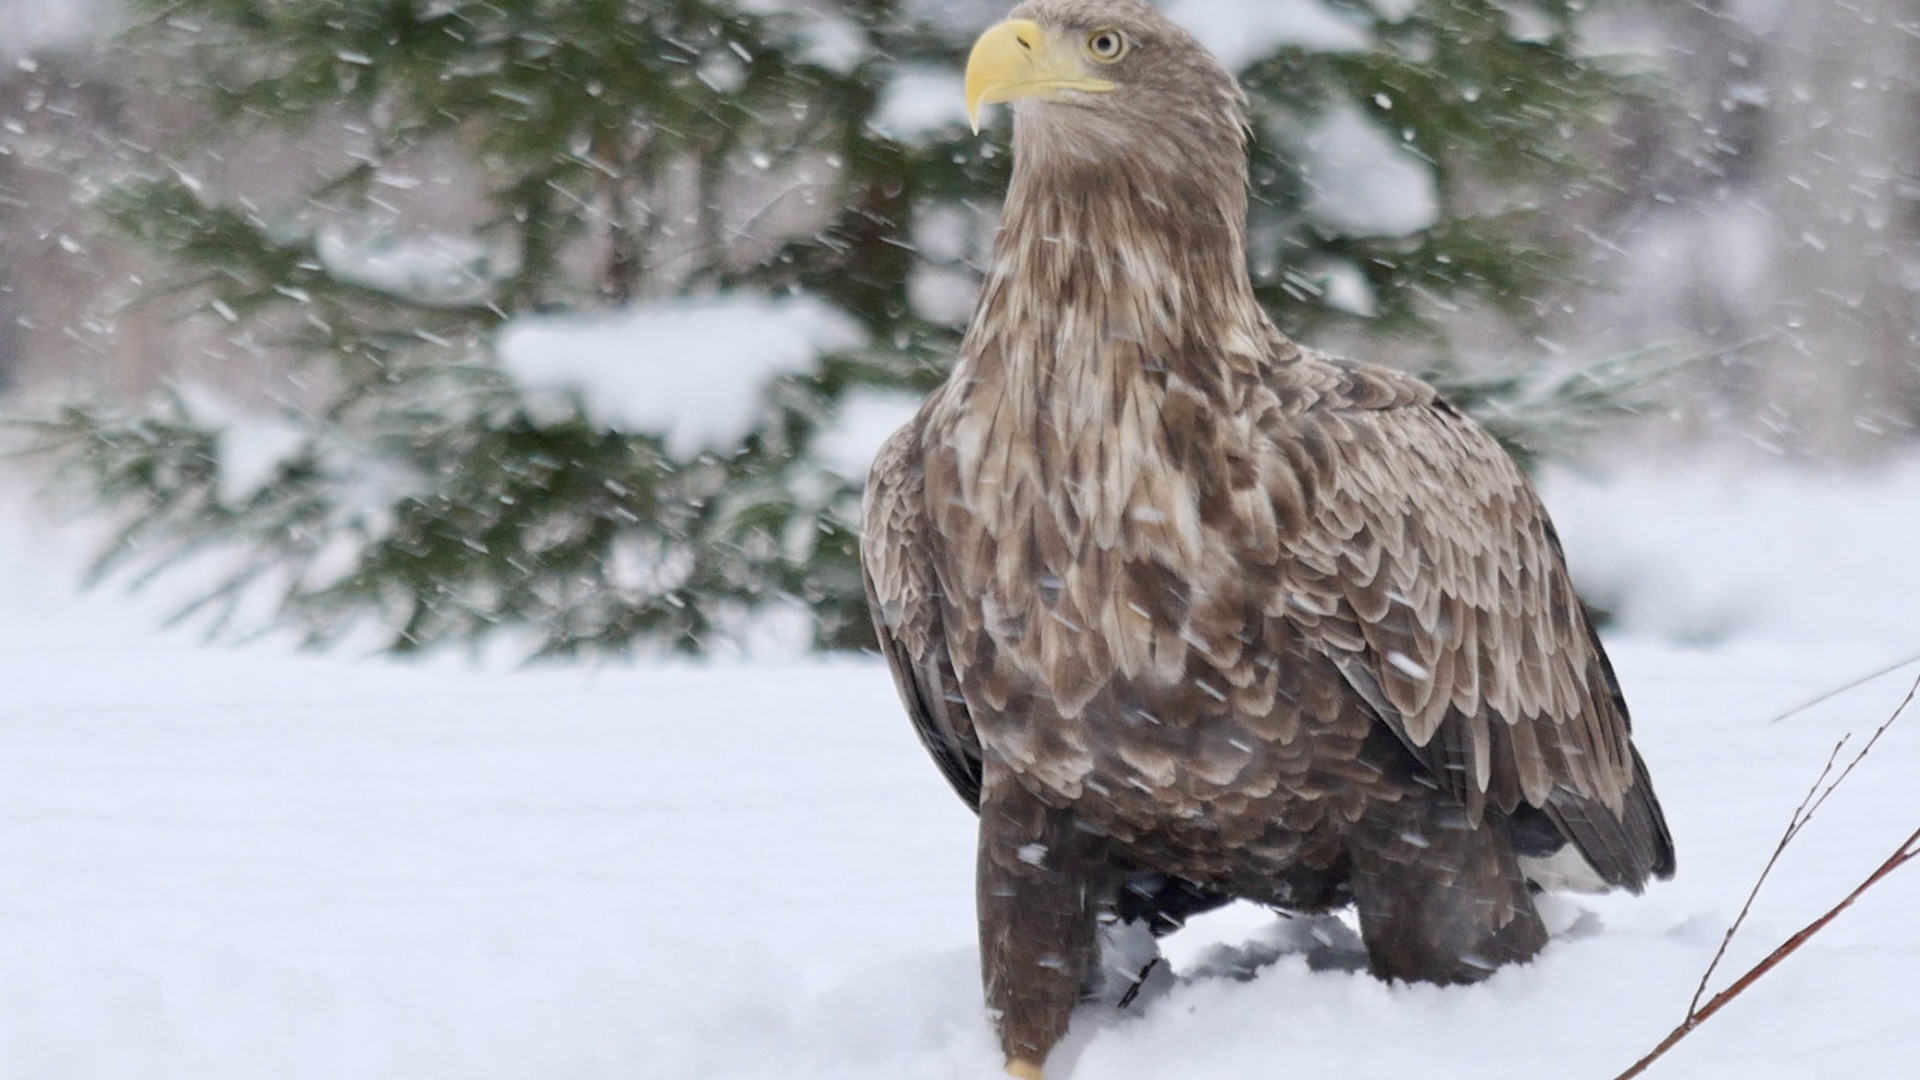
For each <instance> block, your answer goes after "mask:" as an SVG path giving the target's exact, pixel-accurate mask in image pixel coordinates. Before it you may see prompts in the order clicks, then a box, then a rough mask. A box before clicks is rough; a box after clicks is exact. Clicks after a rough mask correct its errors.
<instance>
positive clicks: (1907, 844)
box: [1614, 677, 1920, 1080]
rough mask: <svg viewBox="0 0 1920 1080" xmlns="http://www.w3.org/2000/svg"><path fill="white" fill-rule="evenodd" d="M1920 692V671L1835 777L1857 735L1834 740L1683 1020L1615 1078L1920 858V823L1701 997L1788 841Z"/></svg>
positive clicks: (1655, 1056) (1620, 1079) (1671, 1042)
mask: <svg viewBox="0 0 1920 1080" xmlns="http://www.w3.org/2000/svg"><path fill="white" fill-rule="evenodd" d="M1916 693H1920V677H1916V678H1915V679H1914V681H1913V685H1912V686H1910V687H1908V688H1907V695H1906V697H1904V698H1902V699H1901V701H1900V704H1899V705H1898V706H1897V707H1895V709H1894V710H1893V714H1892V715H1890V716H1888V717H1887V719H1886V721H1885V722H1884V723H1882V724H1881V725H1880V726H1879V727H1878V728H1876V729H1874V732H1873V736H1872V737H1871V738H1869V739H1868V740H1867V742H1866V745H1865V746H1862V747H1861V748H1860V752H1859V753H1857V754H1855V755H1854V756H1853V759H1852V760H1851V761H1848V762H1847V764H1846V766H1845V767H1844V768H1842V769H1841V770H1840V774H1839V775H1838V776H1834V777H1833V779H1832V780H1831V781H1829V780H1828V779H1827V777H1829V776H1832V775H1833V767H1834V764H1835V763H1836V762H1837V761H1838V760H1839V758H1840V751H1841V750H1842V749H1843V748H1844V747H1845V746H1846V744H1847V741H1848V739H1850V738H1852V736H1851V735H1848V736H1845V737H1842V738H1841V740H1840V741H1839V742H1838V743H1836V744H1835V745H1834V748H1833V752H1832V753H1830V754H1828V755H1827V763H1826V765H1824V766H1823V767H1822V768H1821V770H1820V775H1819V776H1818V777H1816V778H1815V779H1814V782H1813V786H1812V787H1810V788H1808V789H1807V794H1806V796H1805V797H1803V798H1802V799H1801V800H1800V805H1799V806H1797V807H1795V808H1794V811H1793V815H1792V817H1791V818H1789V820H1788V822H1787V828H1786V831H1785V832H1784V833H1782V834H1781V836H1780V842H1779V843H1778V844H1776V845H1774V849H1773V855H1772V856H1771V857H1769V858H1768V859H1767V864H1766V866H1765V867H1763V868H1762V869H1761V871H1760V876H1759V878H1758V879H1756V880H1755V881H1754V883H1753V889H1752V890H1751V891H1749V892H1748V893H1747V899H1746V903H1744V904H1742V905H1741V907H1740V913H1739V914H1738V915H1737V916H1735V917H1734V920H1733V925H1731V926H1729V927H1727V932H1726V934H1725V935H1724V936H1723V937H1722V938H1721V939H1720V947H1719V949H1717V950H1715V952H1714V954H1713V959H1712V960H1711V961H1710V962H1709V963H1708V964H1707V970H1706V971H1705V972H1704V973H1702V974H1701V976H1700V985H1699V986H1698V987H1697V988H1696V989H1695V990H1694V992H1693V999H1692V1000H1691V1001H1689V1002H1688V1003H1687V1015H1686V1018H1685V1019H1683V1020H1682V1021H1681V1022H1680V1024H1679V1026H1677V1027H1675V1028H1674V1029H1673V1030H1672V1031H1670V1032H1668V1033H1667V1037H1666V1038H1664V1039H1661V1040H1660V1042H1659V1043H1658V1044H1657V1045H1656V1046H1654V1048H1653V1049H1652V1050H1650V1051H1648V1052H1647V1054H1646V1056H1644V1057H1642V1058H1641V1059H1640V1060H1639V1061H1636V1062H1634V1064H1633V1065H1632V1067H1630V1068H1628V1069H1627V1071H1625V1072H1623V1073H1621V1074H1619V1075H1618V1076H1616V1077H1614V1080H1633V1078H1634V1077H1636V1076H1639V1075H1641V1074H1642V1073H1645V1072H1646V1071H1647V1069H1648V1068H1649V1067H1650V1066H1652V1065H1653V1063H1654V1062H1655V1061H1658V1060H1659V1059H1660V1058H1661V1057H1662V1056H1663V1055H1665V1054H1666V1052H1667V1051H1668V1050H1671V1049H1673V1047H1674V1046H1675V1045H1676V1044H1678V1043H1679V1042H1680V1040H1682V1039H1684V1038H1686V1037H1687V1036H1688V1035H1691V1034H1693V1032H1694V1031H1695V1030H1696V1029H1697V1028H1699V1027H1700V1025H1701V1024H1704V1023H1706V1022H1707V1020H1708V1018H1710V1017H1711V1016H1713V1014H1715V1013H1717V1012H1719V1011H1720V1010H1721V1009H1723V1008H1725V1007H1726V1006H1727V1004H1728V1003H1729V1002H1731V1001H1733V999H1734V998H1737V997H1739V996H1740V995H1741V994H1743V993H1745V992H1746V991H1747V989H1748V988H1749V987H1751V986H1752V985H1753V984H1754V983H1756V982H1758V981H1759V980H1760V979H1761V977H1763V976H1764V975H1766V973H1767V972H1769V971H1772V970H1773V969H1774V968H1775V967H1778V966H1779V964H1780V962H1781V961H1783V960H1785V959H1786V958H1787V957H1789V956H1792V955H1793V954H1794V953H1795V952H1797V951H1798V950H1799V948H1800V946H1802V945H1805V944H1806V943H1807V942H1808V941H1810V940H1812V938H1813V936H1814V935H1815V934H1818V933H1819V932H1820V931H1822V930H1824V929H1826V927H1827V924H1828V923H1830V922H1832V921H1833V920H1835V919H1837V918H1839V917H1840V913H1841V912H1843V911H1845V910H1847V909H1848V908H1849V907H1852V906H1853V902H1854V901H1855V900H1858V899H1860V897H1861V896H1862V895H1864V894H1865V893H1866V891H1867V890H1868V889H1871V888H1873V887H1874V886H1875V885H1877V884H1879V883H1880V882H1881V881H1883V880H1885V879H1886V878H1887V877H1888V876H1889V875H1891V874H1892V873H1893V872H1894V871H1895V870H1898V869H1900V868H1901V867H1902V866H1905V865H1906V864H1907V863H1909V862H1911V861H1913V860H1914V859H1916V858H1920V828H1916V829H1915V830H1914V831H1913V832H1912V833H1911V834H1910V835H1908V837H1907V838H1906V839H1905V840H1903V841H1901V842H1900V845H1899V846H1898V847H1896V848H1895V849H1894V851H1893V854H1891V855H1889V856H1887V858H1886V861H1884V862H1882V863H1881V864H1880V865H1879V866H1878V867H1877V868H1875V869H1874V871H1873V872H1872V873H1870V874H1868V875H1867V877H1866V879H1865V880H1863V881H1861V882H1860V884H1859V885H1857V886H1855V887H1854V889H1853V891H1852V892H1850V893H1848V894H1847V895H1846V896H1845V897H1844V898H1842V899H1841V901H1840V902H1839V903H1837V904H1835V905H1834V906H1833V907H1831V908H1829V909H1827V912H1826V913H1825V914H1823V915H1821V916H1820V917H1819V918H1817V919H1815V920H1813V921H1812V922H1810V923H1808V924H1807V925H1805V926H1803V927H1801V928H1800V929H1799V930H1798V931H1796V932H1795V933H1794V934H1793V935H1792V936H1791V937H1788V938H1787V939H1786V940H1785V941H1783V942H1781V943H1780V945H1779V947H1777V948H1775V949H1774V950H1773V951H1772V952H1770V953H1768V954H1767V955H1766V957H1765V958H1764V959H1762V960H1761V961H1760V962H1759V963H1757V964H1755V965H1753V966H1752V967H1751V968H1748V969H1747V971H1746V972H1745V973H1744V974H1742V975H1741V976H1740V977H1739V978H1737V979H1735V980H1734V981H1733V982H1732V983H1731V984H1729V985H1728V986H1727V988H1726V989H1724V990H1722V991H1720V992H1719V993H1717V994H1715V995H1714V996H1713V997H1712V998H1709V999H1708V1000H1707V1001H1706V1003H1705V1004H1702V1003H1701V1001H1700V999H1701V998H1702V997H1703V996H1704V995H1705V994H1706V991H1707V985H1708V983H1709V982H1710V981H1711V980H1712V979H1713V974H1714V972H1715V971H1716V970H1717V969H1718V968H1719V966H1720V961H1721V960H1722V958H1724V957H1725V956H1726V953H1727V946H1728V945H1730V944H1731V943H1732V942H1733V937H1734V935H1735V934H1737V933H1739V931H1740V927H1741V926H1742V925H1743V924H1744V923H1745V922H1746V919H1747V914H1748V912H1750V911H1751V910H1752V909H1753V902H1754V899H1755V898H1756V897H1758V896H1759V895H1760V888H1761V886H1763V885H1765V884H1766V881H1767V877H1768V875H1770V874H1771V873H1773V868H1774V865H1775V864H1776V863H1778V862H1779V861H1780V856H1781V855H1782V854H1784V853H1785V852H1786V850H1787V848H1788V846H1789V845H1791V844H1792V843H1793V841H1794V840H1795V839H1796V838H1797V837H1798V836H1799V835H1800V831H1801V830H1802V829H1804V828H1806V826H1807V823H1808V822H1809V821H1811V820H1813V815H1814V814H1815V813H1816V812H1818V811H1819V809H1820V807H1821V805H1822V804H1823V803H1825V802H1826V801H1827V797H1828V796H1829V795H1832V794H1833V792H1834V790H1835V789H1836V788H1838V787H1839V786H1840V785H1841V784H1843V783H1845V782H1846V779H1847V777H1848V776H1850V775H1852V774H1853V770H1854V767H1855V766H1857V765H1859V764H1860V762H1861V761H1862V760H1864V759H1865V758H1866V756H1867V755H1868V754H1870V753H1872V752H1873V748H1874V746H1875V745H1876V744H1877V743H1879V741H1880V737H1881V736H1882V735H1884V734H1886V732H1887V729H1888V728H1890V727H1892V726H1893V724H1894V722H1895V721H1897V720H1899V719H1900V716H1901V714H1903V713H1905V712H1906V711H1907V706H1909V705H1911V704H1913V699H1914V696H1915V694H1916Z"/></svg>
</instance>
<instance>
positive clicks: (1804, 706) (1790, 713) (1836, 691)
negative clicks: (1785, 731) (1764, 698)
mask: <svg viewBox="0 0 1920 1080" xmlns="http://www.w3.org/2000/svg"><path fill="white" fill-rule="evenodd" d="M1911 664H1920V655H1914V656H1909V657H1907V658H1906V659H1905V660H1900V661H1896V662H1895V663H1892V664H1888V665H1887V666H1886V667H1883V668H1881V669H1880V670H1878V671H1876V672H1873V673H1872V674H1870V675H1862V676H1860V677H1859V678H1857V679H1855V680H1853V681H1852V682H1850V683H1848V684H1846V685H1845V686H1836V687H1834V688H1833V689H1831V690H1828V691H1827V692H1825V693H1823V694H1821V695H1819V696H1818V697H1814V698H1811V699H1809V700H1806V701H1803V702H1801V703H1800V704H1798V705H1795V706H1794V707H1793V708H1791V709H1788V710H1787V711H1786V712H1783V713H1781V714H1780V715H1779V716H1776V717H1774V718H1773V719H1771V720H1769V721H1767V723H1769V724H1777V723H1779V722H1780V721H1782V720H1787V719H1791V718H1792V717H1795V716H1799V715H1800V714H1801V713H1803V712H1806V711H1807V710H1808V709H1811V708H1813V707H1814V706H1815V705H1819V704H1821V703H1822V702H1826V701H1831V700H1832V699H1834V698H1837V697H1839V696H1840V695H1841V694H1844V693H1846V692H1847V691H1849V690H1854V689H1857V688H1859V687H1862V686H1865V685H1867V684H1868V683H1870V682H1872V681H1873V680H1875V679H1878V678H1880V677H1881V676H1883V675H1891V674H1893V673H1894V672H1896V671H1899V670H1900V669H1901V668H1903V667H1907V666H1908V665H1911Z"/></svg>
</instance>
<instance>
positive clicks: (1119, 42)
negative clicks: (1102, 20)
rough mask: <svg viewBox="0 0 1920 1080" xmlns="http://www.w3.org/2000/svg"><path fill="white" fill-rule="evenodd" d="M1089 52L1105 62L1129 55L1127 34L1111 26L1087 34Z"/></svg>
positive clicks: (1096, 58) (1108, 62) (1111, 61)
mask: <svg viewBox="0 0 1920 1080" xmlns="http://www.w3.org/2000/svg"><path fill="white" fill-rule="evenodd" d="M1087 52H1088V54H1089V55H1091V56H1092V57H1093V58H1094V59H1095V60H1098V61H1100V62H1101V63H1103V64H1111V63H1113V62H1114V61H1115V60H1118V59H1120V58H1121V57H1123V56H1125V55H1127V35H1125V34H1123V33H1121V32H1120V31H1118V30H1115V29H1112V28H1111V27H1109V28H1108V29H1105V30H1095V31H1094V32H1093V33H1091V34H1088V35H1087Z"/></svg>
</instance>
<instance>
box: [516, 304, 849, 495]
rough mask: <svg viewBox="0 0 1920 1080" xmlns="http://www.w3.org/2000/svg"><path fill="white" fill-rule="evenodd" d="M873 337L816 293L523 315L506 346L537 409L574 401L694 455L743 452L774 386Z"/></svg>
mask: <svg viewBox="0 0 1920 1080" xmlns="http://www.w3.org/2000/svg"><path fill="white" fill-rule="evenodd" d="M865 340H866V339H865V334H864V333H863V332H862V331H861V330H860V327H859V325H858V324H857V323H855V322H854V320H853V319H852V318H851V317H849V316H847V315H846V314H845V313H843V312H840V311H837V310H835V309H834V308H831V307H829V306H827V305H826V304H824V303H822V302H820V301H818V300H815V299H813V298H811V297H789V298H783V299H773V300H770V299H766V298H764V297H753V296H731V297H723V298H715V299H697V300H676V301H662V302H658V303H651V304H642V305H638V306H635V307H631V308H627V309H625V310H622V311H617V312H613V313H611V314H604V315H577V314H574V315H524V316H520V317H518V318H516V319H514V320H512V321H511V322H510V323H508V325H507V326H506V327H505V328H504V329H503V330H502V331H501V334H500V337H499V343H498V348H499V352H500V362H501V366H502V367H503V368H504V369H505V370H506V372H507V374H508V375H509V376H511V377H512V379H513V380H514V382H516V383H517V384H518V385H519V386H520V387H521V389H522V390H524V391H526V393H527V394H528V395H529V397H530V398H531V399H532V400H534V401H535V402H536V403H538V402H542V401H544V402H546V403H549V404H551V403H553V402H554V401H555V400H556V399H558V400H561V401H566V400H577V401H578V402H579V404H580V406H581V407H582V408H583V409H584V410H585V411H586V415H587V417H588V418H589V419H590V420H592V421H593V422H594V423H595V424H597V425H599V426H601V427H603V428H606V429H608V430H612V431H620V432H626V433H633V434H657V435H659V436H661V438H662V440H663V442H664V443H665V445H666V449H667V452H668V453H669V454H672V455H673V456H675V457H678V458H682V459H685V458H691V457H693V456H695V455H697V454H699V453H700V452H701V451H703V450H726V449H729V448H731V447H734V446H738V445H739V444H740V441H741V440H742V439H744V438H746V437H747V435H748V434H749V433H750V432H751V431H752V430H753V427H754V424H755V423H756V421H758V420H759V419H760V417H761V414H762V410H763V409H764V394H765V391H766V388H767V386H768V384H769V383H771V382H772V381H773V380H775V379H777V378H779V377H780V376H782V375H798V374H803V373H805V372H809V371H812V370H814V368H815V365H816V364H817V362H818V360H819V357H820V355H821V354H822V353H826V352H835V351H840V350H846V349H854V348H858V347H860V346H861V345H863V344H865Z"/></svg>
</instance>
